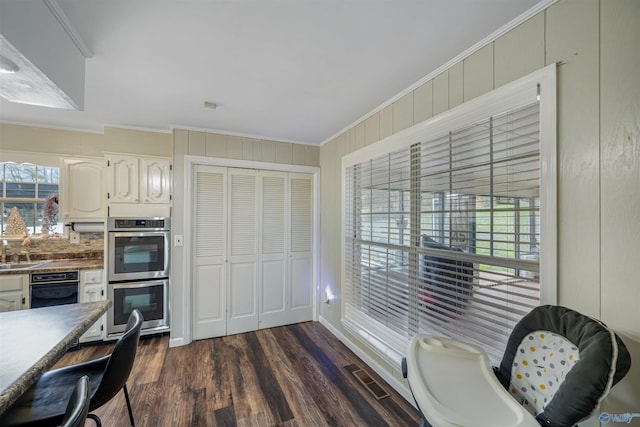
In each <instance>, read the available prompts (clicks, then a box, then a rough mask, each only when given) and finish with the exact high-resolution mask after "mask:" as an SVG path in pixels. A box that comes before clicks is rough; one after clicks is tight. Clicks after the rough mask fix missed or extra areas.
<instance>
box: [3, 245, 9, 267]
mask: <svg viewBox="0 0 640 427" xmlns="http://www.w3.org/2000/svg"><path fill="white" fill-rule="evenodd" d="M8 244H9V242H7V239H2V263H3V264H4V263H6V262H7V245H8Z"/></svg>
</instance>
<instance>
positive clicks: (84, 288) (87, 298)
mask: <svg viewBox="0 0 640 427" xmlns="http://www.w3.org/2000/svg"><path fill="white" fill-rule="evenodd" d="M103 277H104V273H103V270H81V271H80V302H92V301H102V300H104V299H105V295H106V294H105V284H104V280H103ZM105 319H106V315H104V316H102V317H100V319H98V320H97V321H96V322H95V323H94V324H93V325H91V327H90V328H89V329H88V330H87V332H85V333H84V335H82V336H81V337H80V342H88V341H98V340H101V339H103V338H104V324H105Z"/></svg>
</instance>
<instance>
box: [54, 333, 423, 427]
mask: <svg viewBox="0 0 640 427" xmlns="http://www.w3.org/2000/svg"><path fill="white" fill-rule="evenodd" d="M168 342H169V337H168V336H161V337H151V338H145V337H143V338H141V340H140V346H139V348H138V355H137V358H136V363H135V365H134V368H133V372H132V373H131V376H130V379H129V381H128V383H127V387H128V389H129V395H130V398H131V401H132V406H133V412H134V416H135V420H136V426H138V427H147V426H148V427H162V426H167V427H169V426H170V427H176V426H225V427H227V426H229V427H232V426H252V427H253V426H282V427H285V426H286V427H292V426H300V427H303V426H304V427H306V426H412V427H414V426H418V425H419V424H420V418H419V414H418V412H417V411H416V410H415V409H414V408H413V407H412V406H411V405H410V404H409V403H407V402H406V401H405V400H404V399H403V398H402V397H400V396H399V395H398V394H397V393H396V392H395V391H394V390H393V389H392V388H391V387H390V386H389V385H387V384H386V383H385V382H384V381H383V380H382V379H381V378H380V377H378V375H376V374H375V373H374V372H373V370H372V369H370V368H369V367H368V366H367V365H365V364H364V363H363V362H362V360H360V359H359V358H358V357H357V356H356V355H354V354H353V353H352V352H351V351H350V350H349V349H348V348H347V347H346V346H344V345H343V344H342V343H341V342H340V341H338V340H337V339H336V338H335V337H334V336H333V335H332V334H331V333H330V332H329V331H328V330H327V329H326V328H325V327H324V326H322V325H321V324H320V323H318V322H307V323H301V324H297V325H290V326H283V327H279V328H272V329H266V330H261V331H257V332H249V333H245V334H239V335H233V336H228V337H222V338H215V339H208V340H200V341H195V342H193V343H191V344H190V345H187V346H183V347H175V348H168ZM111 348H112V344H100V345H92V346H84V347H81V348H80V349H79V350H76V351H71V352H69V353H67V354H66V355H65V356H64V357H63V358H62V359H61V360H60V361H59V362H58V364H57V365H56V367H60V366H65V365H69V364H73V363H77V362H79V361H83V360H88V359H92V358H96V357H100V356H102V355H105V354H108V353H109V352H110V351H111ZM359 369H363V370H364V371H365V373H366V374H369V376H370V377H371V378H372V379H373V380H374V381H376V382H377V383H378V384H379V385H380V386H381V387H382V389H384V391H387V392H388V393H389V397H384V398H382V399H380V400H377V399H376V398H375V397H374V395H373V394H372V393H371V392H370V391H369V390H368V389H367V388H365V386H364V385H363V383H362V382H361V381H359V380H358V379H357V378H356V376H355V375H353V374H352V373H353V372H354V371H357V370H359ZM365 382H367V383H368V382H369V381H368V380H365ZM95 413H96V414H98V415H99V416H100V418H101V419H102V422H103V426H105V427H110V426H118V427H119V426H126V425H128V415H127V410H126V405H125V402H124V396H123V394H122V393H119V394H118V396H116V398H114V399H113V400H112V401H111V402H109V403H108V404H107V405H105V406H103V407H102V408H99V409H98V410H96V411H95ZM92 425H93V424H92V422H91V421H87V426H92Z"/></svg>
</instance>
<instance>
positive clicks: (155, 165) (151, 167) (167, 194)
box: [140, 158, 171, 204]
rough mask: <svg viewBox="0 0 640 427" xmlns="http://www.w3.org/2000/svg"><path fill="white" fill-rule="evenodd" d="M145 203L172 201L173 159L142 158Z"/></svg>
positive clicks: (142, 188)
mask: <svg viewBox="0 0 640 427" xmlns="http://www.w3.org/2000/svg"><path fill="white" fill-rule="evenodd" d="M140 181H141V191H142V202H143V203H163V204H169V203H171V161H170V160H167V159H154V158H143V159H142V173H141V174H140Z"/></svg>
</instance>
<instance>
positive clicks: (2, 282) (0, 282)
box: [0, 274, 29, 312]
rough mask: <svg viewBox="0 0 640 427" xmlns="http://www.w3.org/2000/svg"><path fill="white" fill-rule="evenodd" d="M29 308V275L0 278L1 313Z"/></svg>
mask: <svg viewBox="0 0 640 427" xmlns="http://www.w3.org/2000/svg"><path fill="white" fill-rule="evenodd" d="M25 308H29V275H28V274H19V275H7V276H0V312H5V311H16V310H23V309H25Z"/></svg>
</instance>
